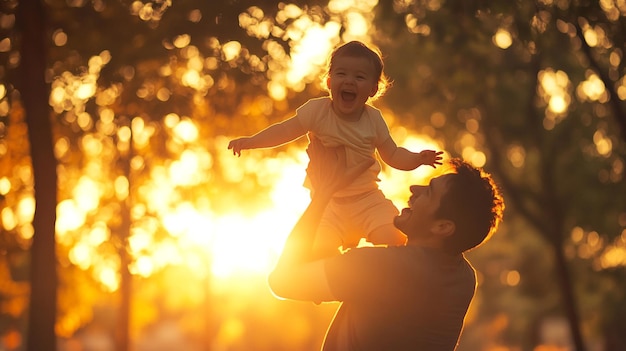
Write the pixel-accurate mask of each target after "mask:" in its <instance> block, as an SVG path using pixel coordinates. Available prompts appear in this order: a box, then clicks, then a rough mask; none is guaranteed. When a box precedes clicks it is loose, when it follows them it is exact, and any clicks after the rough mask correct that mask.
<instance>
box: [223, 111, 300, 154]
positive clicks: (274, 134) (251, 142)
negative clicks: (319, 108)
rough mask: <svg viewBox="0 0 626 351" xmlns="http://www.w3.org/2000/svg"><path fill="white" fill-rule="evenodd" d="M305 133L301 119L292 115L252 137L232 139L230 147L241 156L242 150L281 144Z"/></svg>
mask: <svg viewBox="0 0 626 351" xmlns="http://www.w3.org/2000/svg"><path fill="white" fill-rule="evenodd" d="M304 134H306V130H305V129H304V127H303V126H302V124H301V123H300V121H299V120H298V119H297V118H296V117H291V118H289V119H287V120H285V121H283V122H280V123H276V124H272V125H271V126H269V127H267V128H265V129H263V130H262V131H260V132H258V133H256V134H255V135H253V136H251V137H242V138H237V139H234V140H231V141H230V143H228V149H232V150H233V154H234V155H237V156H241V151H242V150H248V149H265V148H270V147H276V146H280V145H283V144H286V143H288V142H290V141H293V140H295V139H297V138H299V137H301V136H303V135H304Z"/></svg>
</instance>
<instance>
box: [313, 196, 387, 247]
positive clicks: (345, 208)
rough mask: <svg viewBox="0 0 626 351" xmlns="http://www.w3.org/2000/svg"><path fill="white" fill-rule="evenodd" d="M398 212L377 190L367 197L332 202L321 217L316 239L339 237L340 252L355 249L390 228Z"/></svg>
mask: <svg viewBox="0 0 626 351" xmlns="http://www.w3.org/2000/svg"><path fill="white" fill-rule="evenodd" d="M397 215H398V209H397V208H396V206H395V205H394V204H393V202H391V200H389V199H387V198H386V197H385V195H384V194H383V192H382V191H380V190H379V189H376V190H373V191H370V192H368V193H364V194H360V195H354V196H349V197H345V198H333V199H332V200H331V201H330V203H329V204H328V206H327V207H326V211H325V212H324V215H323V217H322V221H321V223H320V226H319V229H318V235H335V236H339V237H340V238H341V240H342V243H343V248H344V249H347V248H349V247H355V246H356V245H357V244H358V243H359V240H360V239H361V238H365V239H367V238H368V237H369V235H370V233H372V231H373V230H374V229H376V228H378V227H380V226H383V225H387V224H393V219H394V218H395V217H396V216H397Z"/></svg>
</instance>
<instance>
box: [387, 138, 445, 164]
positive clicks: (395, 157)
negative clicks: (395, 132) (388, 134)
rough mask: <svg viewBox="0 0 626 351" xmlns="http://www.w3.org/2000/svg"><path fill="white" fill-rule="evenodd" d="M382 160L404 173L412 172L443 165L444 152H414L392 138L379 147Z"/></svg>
mask: <svg viewBox="0 0 626 351" xmlns="http://www.w3.org/2000/svg"><path fill="white" fill-rule="evenodd" d="M378 154H379V155H380V158H381V159H382V160H383V162H385V163H386V164H388V165H389V166H391V167H393V168H395V169H399V170H402V171H410V170H413V169H415V168H417V167H419V166H421V165H428V166H431V167H433V168H435V167H437V165H441V154H443V151H434V150H423V151H421V152H412V151H409V150H407V149H405V148H403V147H399V146H398V145H396V142H395V141H393V139H392V138H387V140H386V141H385V142H384V143H383V144H382V145H380V146H379V147H378Z"/></svg>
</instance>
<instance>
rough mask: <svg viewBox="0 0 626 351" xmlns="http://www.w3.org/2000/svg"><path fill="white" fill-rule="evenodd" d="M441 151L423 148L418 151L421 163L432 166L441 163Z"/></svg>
mask: <svg viewBox="0 0 626 351" xmlns="http://www.w3.org/2000/svg"><path fill="white" fill-rule="evenodd" d="M442 154H443V151H434V150H424V151H422V152H420V153H419V156H420V160H421V164H422V165H427V166H431V167H432V168H435V167H437V166H438V165H441V159H442V156H441V155H442Z"/></svg>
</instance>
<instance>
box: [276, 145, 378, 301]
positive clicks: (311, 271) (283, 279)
mask: <svg viewBox="0 0 626 351" xmlns="http://www.w3.org/2000/svg"><path fill="white" fill-rule="evenodd" d="M307 152H308V153H309V158H310V163H309V167H312V168H317V167H323V169H324V177H322V178H320V179H319V180H318V182H319V185H318V187H317V188H316V191H315V194H314V195H313V198H312V199H311V203H310V204H309V206H308V207H307V209H306V210H305V211H304V213H303V214H302V216H301V217H300V219H299V220H298V222H297V223H296V225H295V226H294V228H293V229H292V231H291V234H289V237H288V238H287V241H286V242H285V246H284V248H283V252H282V254H281V256H280V258H279V259H278V263H277V264H276V267H275V268H274V270H273V271H272V272H271V273H270V276H269V285H270V288H271V289H272V291H273V292H274V294H276V295H277V296H279V297H283V298H287V299H293V300H305V301H316V302H319V301H333V300H335V297H334V296H333V295H332V293H331V291H330V288H329V287H328V282H327V280H326V272H325V269H324V262H325V260H324V259H318V258H315V257H314V256H313V244H314V241H315V234H316V232H317V228H318V226H319V222H320V220H321V219H322V215H323V213H324V210H325V208H326V206H327V205H328V202H329V201H330V199H331V197H332V194H333V193H334V192H335V191H336V190H338V189H340V188H341V187H344V186H346V185H347V184H349V183H350V182H352V181H353V180H354V179H355V178H356V177H357V176H358V175H359V174H361V173H363V172H364V171H365V170H366V169H367V168H369V167H370V166H371V165H372V162H365V163H363V164H360V165H358V166H356V167H353V168H350V169H346V167H345V160H346V155H345V149H344V148H343V147H339V148H333V149H328V148H324V147H323V146H322V145H321V143H320V142H319V141H318V140H315V139H313V140H312V141H311V144H310V145H309V149H308V150H307ZM322 165H323V166H322Z"/></svg>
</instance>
